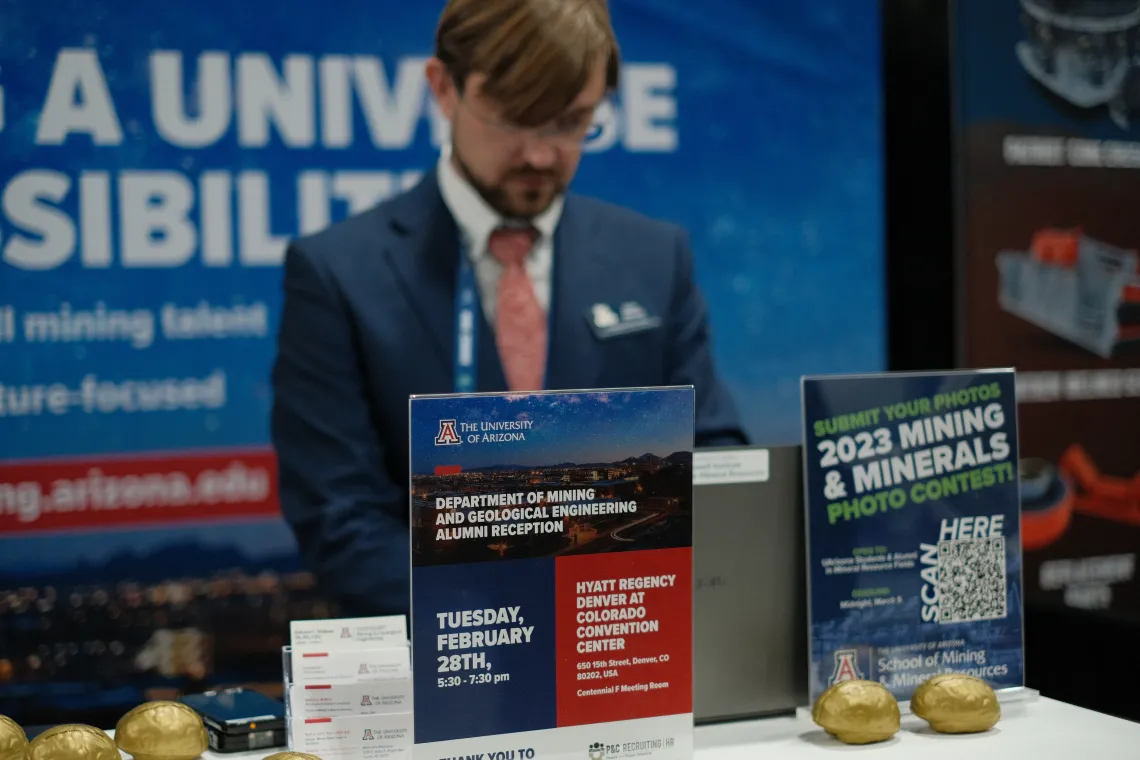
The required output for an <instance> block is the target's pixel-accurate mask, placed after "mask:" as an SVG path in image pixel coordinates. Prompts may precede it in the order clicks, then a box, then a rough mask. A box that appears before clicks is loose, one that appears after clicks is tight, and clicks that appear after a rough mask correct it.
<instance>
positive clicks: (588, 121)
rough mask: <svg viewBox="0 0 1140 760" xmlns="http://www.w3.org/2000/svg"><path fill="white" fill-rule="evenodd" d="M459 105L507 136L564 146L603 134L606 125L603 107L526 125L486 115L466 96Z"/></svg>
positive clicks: (581, 143)
mask: <svg viewBox="0 0 1140 760" xmlns="http://www.w3.org/2000/svg"><path fill="white" fill-rule="evenodd" d="M459 105H460V106H461V107H462V108H463V109H464V110H466V111H467V112H468V113H469V114H471V116H472V117H474V118H475V120H476V121H479V122H482V123H483V124H484V125H486V126H488V127H490V128H491V129H494V130H496V131H498V132H500V133H502V134H503V135H504V136H505V137H508V138H510V139H516V140H520V141H521V140H523V139H525V138H526V137H528V136H533V137H534V138H535V139H538V140H543V141H546V142H550V143H554V144H558V145H561V146H564V147H578V146H580V145H583V144H585V143H588V142H590V141H591V140H594V139H596V138H597V137H599V136H600V135H601V134H602V131H603V129H604V125H603V124H602V123H601V122H600V121H598V118H597V114H598V111H599V110H600V109H601V107H600V106H599V107H598V108H595V109H594V112H593V113H591V114H589V116H588V118H587V117H576V118H575V117H565V118H559V119H555V120H554V122H553V123H551V124H547V125H544V126H541V127H524V126H521V125H518V124H511V123H509V122H505V121H501V120H499V119H495V118H492V117H490V116H484V115H483V114H480V113H479V112H477V111H476V110H475V109H473V108H472V107H471V106H470V105H469V104H468V103H467V102H466V100H465V99H464V98H462V97H461V98H459Z"/></svg>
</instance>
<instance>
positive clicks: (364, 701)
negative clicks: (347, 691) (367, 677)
mask: <svg viewBox="0 0 1140 760" xmlns="http://www.w3.org/2000/svg"><path fill="white" fill-rule="evenodd" d="M360 706H361V707H371V706H372V697H370V696H368V695H367V694H365V695H364V696H363V697H362V698H361V700H360Z"/></svg>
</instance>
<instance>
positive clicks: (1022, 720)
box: [124, 697, 1140, 760]
mask: <svg viewBox="0 0 1140 760" xmlns="http://www.w3.org/2000/svg"><path fill="white" fill-rule="evenodd" d="M696 747H697V751H696V760H764V758H779V760H799V758H823V757H833V756H834V753H836V752H855V753H864V754H865V755H866V756H867V757H868V760H879V759H880V758H883V760H888V759H890V758H900V759H901V758H906V760H916V758H921V760H942V758H945V760H963V758H965V759H966V760H1021V759H1022V758H1024V759H1025V760H1115V759H1116V758H1121V759H1122V760H1124V759H1125V758H1127V759H1128V760H1136V759H1137V758H1140V723H1133V722H1131V721H1127V720H1121V719H1120V718H1113V717H1110V716H1108V715H1103V714H1101V713H1097V712H1092V711H1091V710H1085V709H1084V708H1080V707H1074V706H1072V705H1068V704H1065V703H1064V702H1057V701H1055V700H1052V699H1046V698H1044V697H1038V698H1035V699H1032V700H1029V701H1024V702H1014V703H1011V704H1005V705H1002V718H1001V721H999V722H998V724H997V725H996V726H994V727H993V728H992V729H991V730H990V731H988V732H986V733H984V734H965V735H957V736H954V735H945V734H937V733H934V732H933V731H931V730H930V728H929V727H928V726H927V724H926V723H925V722H924V721H922V720H921V719H919V718H915V717H914V716H905V717H904V718H903V721H902V728H901V730H900V731H899V732H898V733H897V734H895V736H894V737H893V738H891V739H889V740H888V741H885V742H880V743H878V744H867V745H861V746H852V745H846V744H842V743H841V742H839V741H837V740H835V739H833V738H832V737H830V736H828V735H827V734H826V733H824V731H823V730H822V729H821V728H820V727H819V726H817V725H815V724H814V723H812V722H811V721H810V720H805V719H803V718H797V717H790V716H789V717H786V718H766V719H763V720H750V721H739V722H734V723H720V724H716V725H712V726H699V727H698V728H697V729H696ZM282 749H283V748H279V749H272V750H258V751H256V752H234V753H229V754H219V753H214V752H207V753H205V754H204V755H202V760H253V759H254V758H256V759H257V760H260V759H261V758H264V757H267V756H268V755H271V754H273V753H274V752H280V751H282ZM124 757H126V756H124Z"/></svg>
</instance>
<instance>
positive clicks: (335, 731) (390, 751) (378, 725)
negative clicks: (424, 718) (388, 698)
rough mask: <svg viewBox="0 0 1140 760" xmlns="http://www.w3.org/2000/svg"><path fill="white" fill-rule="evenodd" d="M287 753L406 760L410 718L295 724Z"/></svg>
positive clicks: (334, 759)
mask: <svg viewBox="0 0 1140 760" xmlns="http://www.w3.org/2000/svg"><path fill="white" fill-rule="evenodd" d="M291 749H292V750H293V751H294V752H304V753H307V754H310V755H316V756H317V757H320V758H321V760H340V759H341V758H344V759H345V760H405V759H409V760H410V758H411V756H412V714H411V713H402V714H399V715H364V716H355V717H349V718H308V719H306V720H302V721H297V722H294V724H293V744H292V747H291Z"/></svg>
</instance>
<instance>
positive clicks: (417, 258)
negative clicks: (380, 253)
mask: <svg viewBox="0 0 1140 760" xmlns="http://www.w3.org/2000/svg"><path fill="white" fill-rule="evenodd" d="M390 223H391V227H392V229H393V231H394V232H395V233H396V235H395V237H394V239H393V243H392V244H391V245H390V247H389V248H388V249H387V250H386V251H385V253H386V255H387V256H388V260H389V263H390V264H391V266H392V269H393V271H395V273H396V276H397V278H399V280H400V281H401V285H402V286H403V292H404V297H405V298H407V299H408V301H409V303H410V305H411V307H412V311H413V313H414V314H415V315H416V317H417V318H418V319H419V321H420V323H421V325H422V326H423V328H424V331H425V332H426V333H427V335H428V339H429V340H428V342H429V348H430V349H431V352H432V353H433V354H434V355H435V358H436V360H437V361H439V362H440V364H442V366H443V367H444V369H445V371H446V372H448V373H449V374H448V377H450V372H451V370H452V363H453V361H454V344H455V272H456V268H457V267H458V265H459V234H458V231H457V229H456V227H455V220H454V219H452V218H451V214H450V213H449V212H448V210H447V206H445V205H444V203H443V198H442V197H441V196H440V194H439V186H438V185H437V183H436V176H435V170H434V169H433V170H432V171H431V172H428V173H427V174H425V175H424V178H423V179H422V180H421V181H420V183H419V184H418V185H416V186H415V187H414V188H412V189H411V190H409V191H408V192H407V193H405V194H404V195H403V196H400V197H399V198H398V199H397V200H396V201H395V202H393V204H392V215H391V219H390Z"/></svg>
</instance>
